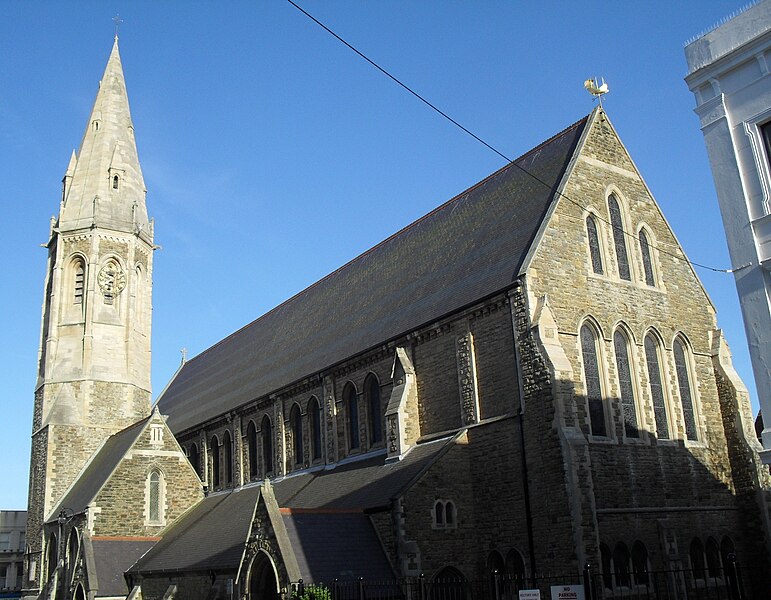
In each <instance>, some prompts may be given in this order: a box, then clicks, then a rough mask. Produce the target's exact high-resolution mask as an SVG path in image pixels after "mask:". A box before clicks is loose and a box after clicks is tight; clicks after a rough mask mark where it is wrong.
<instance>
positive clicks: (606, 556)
mask: <svg viewBox="0 0 771 600" xmlns="http://www.w3.org/2000/svg"><path fill="white" fill-rule="evenodd" d="M600 563H602V564H601V568H602V585H603V587H605V588H606V589H608V590H612V589H613V569H612V567H611V561H610V548H608V546H607V545H606V544H600Z"/></svg>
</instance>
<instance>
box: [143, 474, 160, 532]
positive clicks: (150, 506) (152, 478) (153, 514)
mask: <svg viewBox="0 0 771 600" xmlns="http://www.w3.org/2000/svg"><path fill="white" fill-rule="evenodd" d="M163 505H164V480H163V473H161V472H160V471H159V470H158V469H153V470H152V471H150V473H148V475H147V500H146V505H145V506H146V515H147V524H148V525H163V522H164V511H163Z"/></svg>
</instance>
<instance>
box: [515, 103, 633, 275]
mask: <svg viewBox="0 0 771 600" xmlns="http://www.w3.org/2000/svg"><path fill="white" fill-rule="evenodd" d="M600 113H602V114H605V111H604V110H603V108H602V106H596V107H595V108H594V110H593V111H592V112H590V113H589V114H588V115H587V116H586V117H584V118H585V119H586V125H585V126H584V130H583V131H582V132H581V137H580V138H579V140H578V143H577V144H576V147H575V148H574V149H573V156H571V157H570V161H569V162H568V164H567V166H566V167H565V172H564V173H563V174H562V179H561V180H560V182H559V183H558V184H557V187H556V188H555V190H554V194H553V197H552V201H551V202H550V203H549V208H548V209H547V210H546V214H545V215H544V217H543V219H542V220H541V224H540V226H539V227H538V231H536V233H535V236H533V241H532V242H530V247H529V248H528V251H527V254H525V258H524V259H523V260H522V264H521V265H520V267H519V271H518V272H517V276H518V277H524V276H525V275H526V274H527V271H528V269H529V268H530V264H531V263H532V262H533V258H535V254H536V252H537V251H538V247H539V246H540V244H541V240H542V239H543V236H544V235H545V234H546V229H547V228H548V226H549V222H550V221H551V218H552V216H553V215H554V212H555V211H556V210H557V204H558V203H559V201H560V200H562V197H563V196H564V194H563V193H562V192H563V191H564V189H565V187H566V186H567V184H568V181H569V180H570V177H571V176H572V175H573V169H574V168H575V166H576V163H577V162H578V157H579V156H580V154H581V150H583V147H584V144H585V143H586V138H587V137H588V136H589V132H590V131H591V129H592V127H594V123H595V121H596V120H597V115H599V114H600ZM582 120H583V119H582ZM579 123H580V121H579ZM576 124H577V123H576ZM625 150H626V149H625ZM627 154H628V153H627Z"/></svg>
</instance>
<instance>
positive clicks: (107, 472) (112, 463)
mask: <svg viewBox="0 0 771 600" xmlns="http://www.w3.org/2000/svg"><path fill="white" fill-rule="evenodd" d="M151 418H152V415H151V416H149V417H147V418H145V419H142V420H141V421H137V422H136V423H134V424H133V425H131V426H129V427H127V428H126V429H123V430H122V431H119V432H118V433H116V434H113V435H111V436H110V437H109V438H107V440H106V441H105V442H104V444H103V445H102V447H101V448H100V449H99V450H97V451H96V454H95V455H94V456H93V457H92V458H91V461H90V462H89V463H87V464H86V466H85V467H84V468H83V470H82V471H81V472H80V474H79V475H78V476H77V477H76V478H75V482H74V483H73V484H72V486H71V487H70V489H69V490H68V491H67V493H66V494H65V495H64V497H63V498H62V499H61V501H60V502H59V505H58V506H57V507H56V508H55V509H54V510H53V512H52V513H51V515H52V519H51V520H54V519H55V518H56V515H57V514H58V513H59V510H60V507H66V508H68V509H71V510H72V511H73V512H74V513H75V514H77V513H81V512H83V511H84V510H86V508H88V505H89V504H90V503H91V502H92V501H93V500H94V498H96V496H97V494H98V493H99V490H101V489H102V487H103V486H104V484H105V483H107V480H108V479H109V478H110V476H111V475H112V473H113V471H115V469H116V468H117V467H118V465H119V464H120V461H121V460H123V457H124V456H125V455H126V452H128V451H129V449H130V448H131V446H133V445H134V442H136V441H137V438H138V437H139V436H140V435H141V433H142V431H144V428H145V426H146V425H147V422H148V421H149V420H150V419H151ZM49 522H50V521H49Z"/></svg>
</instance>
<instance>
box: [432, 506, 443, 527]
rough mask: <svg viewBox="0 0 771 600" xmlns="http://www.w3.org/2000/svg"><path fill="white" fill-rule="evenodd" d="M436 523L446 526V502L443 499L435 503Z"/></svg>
mask: <svg viewBox="0 0 771 600" xmlns="http://www.w3.org/2000/svg"><path fill="white" fill-rule="evenodd" d="M434 525H436V526H437V527H444V502H442V501H441V500H437V501H436V502H435V503H434Z"/></svg>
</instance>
